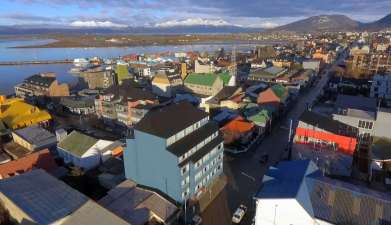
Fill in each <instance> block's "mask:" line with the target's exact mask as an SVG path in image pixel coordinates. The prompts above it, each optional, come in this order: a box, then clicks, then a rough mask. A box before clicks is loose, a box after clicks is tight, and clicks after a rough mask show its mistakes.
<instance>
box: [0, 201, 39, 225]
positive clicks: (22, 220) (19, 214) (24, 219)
mask: <svg viewBox="0 0 391 225" xmlns="http://www.w3.org/2000/svg"><path fill="white" fill-rule="evenodd" d="M0 201H1V202H2V203H3V205H4V207H5V208H6V209H7V210H8V212H9V213H10V216H11V217H12V218H13V219H14V220H16V222H18V223H19V224H22V225H27V224H38V223H35V222H33V219H31V218H30V217H29V216H28V215H27V214H26V213H25V212H24V211H23V210H22V209H20V208H19V207H18V206H16V205H15V204H14V203H13V202H12V201H11V200H10V199H8V198H7V197H6V196H5V195H4V194H3V193H0Z"/></svg>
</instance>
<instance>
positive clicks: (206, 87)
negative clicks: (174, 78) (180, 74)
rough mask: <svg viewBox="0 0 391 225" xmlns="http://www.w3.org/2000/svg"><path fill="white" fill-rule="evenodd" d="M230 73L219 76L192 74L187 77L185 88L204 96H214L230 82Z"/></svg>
mask: <svg viewBox="0 0 391 225" xmlns="http://www.w3.org/2000/svg"><path fill="white" fill-rule="evenodd" d="M229 78H230V76H229V74H228V73H219V74H213V73H208V74H197V73H192V74H189V75H187V77H186V79H185V81H184V86H185V88H186V89H188V90H190V91H191V92H193V93H195V94H199V95H203V96H213V95H216V94H217V93H218V92H219V91H221V89H223V87H224V85H227V84H228V82H229Z"/></svg>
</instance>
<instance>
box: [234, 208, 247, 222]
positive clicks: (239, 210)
mask: <svg viewBox="0 0 391 225" xmlns="http://www.w3.org/2000/svg"><path fill="white" fill-rule="evenodd" d="M246 212H247V207H246V206H245V205H243V204H241V205H240V206H239V208H237V209H236V211H235V213H234V215H233V216H232V222H233V223H240V222H241V221H242V219H243V217H244V215H245V214H246Z"/></svg>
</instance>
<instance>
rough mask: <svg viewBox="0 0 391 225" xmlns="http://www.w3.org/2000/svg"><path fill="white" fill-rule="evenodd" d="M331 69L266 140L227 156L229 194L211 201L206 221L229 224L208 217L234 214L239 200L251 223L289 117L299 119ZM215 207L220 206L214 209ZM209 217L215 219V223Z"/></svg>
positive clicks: (285, 140)
mask: <svg viewBox="0 0 391 225" xmlns="http://www.w3.org/2000/svg"><path fill="white" fill-rule="evenodd" d="M341 60H342V59H340V60H339V61H338V63H339V62H340V61H341ZM329 72H330V71H329V70H328V69H326V70H325V73H324V75H323V76H322V77H321V79H320V80H318V82H317V83H316V84H315V86H314V87H312V88H311V89H309V90H308V91H307V92H306V93H304V94H302V95H301V96H300V97H299V99H298V101H297V102H296V103H295V104H294V106H293V107H292V109H291V110H290V111H289V112H288V113H287V115H286V116H285V117H284V119H282V120H281V121H280V122H279V123H278V124H275V126H274V129H273V131H272V132H271V135H270V136H268V137H266V138H264V140H263V142H262V143H261V144H260V145H259V146H257V147H256V149H254V150H252V151H249V152H247V153H244V154H242V155H239V156H234V157H232V156H227V155H226V156H225V159H224V173H225V174H226V175H227V177H228V185H227V187H226V194H225V193H224V196H226V198H224V196H223V195H222V196H221V197H219V198H218V200H217V201H214V202H213V203H211V206H210V207H208V208H207V209H206V212H205V214H203V215H202V216H203V217H205V219H204V223H203V225H209V224H210V225H226V221H227V220H226V219H225V218H224V219H223V218H222V219H221V221H220V222H219V221H216V217H213V219H212V218H209V217H210V216H211V215H214V216H216V215H218V214H220V216H221V217H225V216H228V217H229V218H231V216H232V213H233V212H234V210H235V209H236V208H237V207H238V206H239V204H245V205H246V206H247V207H248V212H247V214H246V216H245V218H244V219H243V221H242V223H241V224H244V225H247V224H251V222H252V219H253V217H254V213H255V206H254V201H253V195H254V194H255V193H256V192H257V190H258V188H260V186H261V181H262V177H263V175H264V174H265V173H266V171H267V169H268V167H269V166H270V165H272V164H274V163H275V162H278V161H280V159H281V155H282V154H283V153H284V149H285V148H286V146H287V144H288V136H289V124H290V120H291V119H292V120H293V121H294V123H295V122H297V120H298V118H299V116H300V115H301V114H302V113H303V111H304V110H305V108H306V107H307V103H312V102H313V101H314V100H315V99H316V98H317V96H319V94H320V93H321V91H322V90H323V87H324V86H325V85H326V84H327V82H328V79H329ZM265 153H267V154H268V155H269V163H268V164H267V165H261V164H260V163H259V159H260V158H261V156H262V155H263V154H265ZM226 206H228V207H226ZM216 208H219V209H220V210H219V211H218V212H217V211H215V212H213V211H214V209H216ZM225 208H228V209H229V210H230V212H227V210H225V211H221V209H225ZM211 211H212V212H211ZM209 221H213V223H211V222H209ZM223 221H224V222H223Z"/></svg>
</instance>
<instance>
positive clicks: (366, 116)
mask: <svg viewBox="0 0 391 225" xmlns="http://www.w3.org/2000/svg"><path fill="white" fill-rule="evenodd" d="M376 111H377V103H376V99H375V98H367V97H362V96H350V95H338V96H337V100H336V102H335V109H334V114H333V119H334V120H338V121H340V122H342V123H345V124H348V125H350V126H353V127H356V128H358V129H359V133H360V135H372V134H373V130H374V123H375V120H376Z"/></svg>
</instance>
